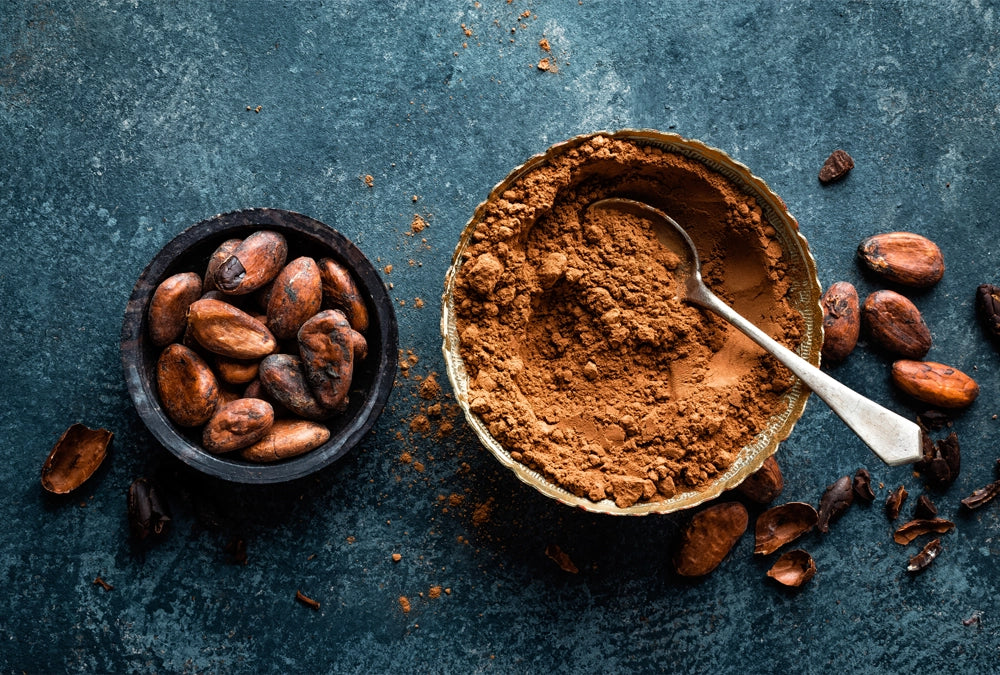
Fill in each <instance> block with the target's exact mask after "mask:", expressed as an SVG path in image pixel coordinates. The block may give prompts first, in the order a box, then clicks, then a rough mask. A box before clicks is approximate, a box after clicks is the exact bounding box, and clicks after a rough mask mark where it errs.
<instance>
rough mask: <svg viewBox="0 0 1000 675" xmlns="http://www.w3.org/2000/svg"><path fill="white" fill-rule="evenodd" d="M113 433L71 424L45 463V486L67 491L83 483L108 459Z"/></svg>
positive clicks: (59, 491) (43, 482) (43, 469)
mask: <svg viewBox="0 0 1000 675" xmlns="http://www.w3.org/2000/svg"><path fill="white" fill-rule="evenodd" d="M113 436H114V434H113V433H111V432H110V431H108V430H107V429H91V428H90V427H87V426H85V425H83V424H73V425H71V426H70V427H69V428H68V429H66V431H64V432H63V434H62V436H60V437H59V440H58V441H56V444H55V445H54V446H52V451H51V452H49V456H48V457H47V458H46V459H45V463H44V464H43V465H42V487H44V488H45V489H46V490H48V491H49V492H53V493H55V494H58V495H63V494H66V493H68V492H72V491H73V490H75V489H77V488H78V487H80V486H81V485H83V483H84V482H85V481H86V480H87V479H88V478H90V477H91V476H92V475H93V474H94V472H95V471H97V467H99V466H100V465H101V463H102V462H103V461H104V458H105V456H107V450H108V445H109V444H110V443H111V438H112V437H113Z"/></svg>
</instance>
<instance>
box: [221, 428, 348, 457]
mask: <svg viewBox="0 0 1000 675" xmlns="http://www.w3.org/2000/svg"><path fill="white" fill-rule="evenodd" d="M329 439H330V430H329V429H327V428H326V427H325V426H323V425H322V424H319V423H317V422H310V421H307V420H275V422H274V424H272V425H271V428H270V430H269V431H268V432H267V433H266V434H265V435H264V437H263V438H262V439H260V440H259V441H257V442H256V443H254V444H253V445H251V446H249V447H247V448H244V449H243V450H241V451H240V456H241V457H243V459H246V460H248V461H251V462H276V461H278V460H280V459H287V458H289V457H296V456H298V455H302V454H304V453H307V452H309V451H311V450H315V449H316V448H318V447H319V446H321V445H323V444H324V443H326V442H327V441H328V440H329Z"/></svg>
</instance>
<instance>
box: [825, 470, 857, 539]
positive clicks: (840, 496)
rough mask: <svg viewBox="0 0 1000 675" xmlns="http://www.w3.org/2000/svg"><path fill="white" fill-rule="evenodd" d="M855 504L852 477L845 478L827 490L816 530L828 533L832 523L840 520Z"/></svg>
mask: <svg viewBox="0 0 1000 675" xmlns="http://www.w3.org/2000/svg"><path fill="white" fill-rule="evenodd" d="M853 502H854V489H853V484H852V482H851V477H850V476H843V477H842V478H840V479H838V480H837V481H836V482H835V483H833V484H832V485H830V486H829V487H827V488H826V491H825V492H823V497H822V499H821V500H820V503H819V511H818V518H817V520H816V529H818V530H819V531H820V532H823V533H826V532H829V531H830V523H831V522H833V521H835V520H837V519H838V518H840V517H841V516H842V515H844V513H845V512H846V511H847V509H848V508H849V507H850V506H851V504H852V503H853Z"/></svg>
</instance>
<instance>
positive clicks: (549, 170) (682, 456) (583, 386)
mask: <svg viewBox="0 0 1000 675" xmlns="http://www.w3.org/2000/svg"><path fill="white" fill-rule="evenodd" d="M608 196H627V197H632V198H637V199H640V200H643V201H646V202H648V203H651V204H652V205H654V206H656V207H658V208H661V209H662V210H664V211H665V212H667V213H668V214H671V215H672V216H673V218H674V219H676V220H677V221H678V222H679V223H680V224H681V225H682V226H683V227H685V228H686V229H687V231H688V233H689V234H690V235H691V237H692V239H693V240H694V242H695V244H696V246H697V248H698V250H699V253H700V256H701V258H702V275H703V277H704V278H705V280H706V282H707V283H708V285H709V286H710V287H711V288H712V289H713V290H714V291H715V292H716V293H717V294H718V295H719V296H720V297H721V298H722V299H723V300H725V301H726V302H727V303H729V304H730V305H731V306H733V307H734V308H735V309H736V310H737V311H738V312H740V313H741V314H743V315H744V316H745V317H747V318H748V319H750V320H751V321H753V322H754V323H756V324H757V325H758V326H760V327H761V328H762V329H763V330H764V331H766V332H767V333H769V334H770V335H772V336H773V337H775V338H776V339H777V340H778V341H779V342H782V343H784V344H786V345H787V346H790V347H792V348H794V346H795V344H796V343H797V342H798V340H799V337H800V335H801V332H802V330H803V326H804V322H803V320H802V317H801V316H800V315H799V314H798V313H797V312H795V311H794V310H793V308H792V306H791V304H790V302H789V300H788V298H787V297H786V296H787V294H788V293H789V287H790V283H789V278H790V277H791V276H792V275H790V274H789V265H790V263H789V262H788V258H787V257H786V256H784V255H783V254H782V249H781V246H780V243H779V241H778V239H777V237H776V233H775V230H774V229H773V228H772V227H771V225H770V224H769V223H768V222H767V221H766V218H765V217H764V215H763V213H762V210H761V208H760V206H759V205H758V204H757V203H756V201H755V200H754V199H753V198H752V197H749V196H747V195H746V194H744V193H742V192H741V191H740V190H739V189H738V187H737V186H736V185H734V184H733V183H732V182H731V181H729V180H728V179H727V178H725V177H724V176H722V175H720V174H718V173H715V172H713V171H711V170H709V169H708V168H707V167H705V166H704V165H702V164H701V163H699V162H696V161H693V160H690V159H688V158H686V157H683V156H681V155H678V154H674V153H670V152H665V151H662V150H660V149H657V148H652V147H642V146H639V145H636V144H633V143H631V142H629V141H624V140H617V139H611V138H607V137H605V136H596V137H594V138H593V139H590V140H589V141H587V142H586V143H585V144H583V145H581V146H579V147H578V148H576V149H571V150H568V151H567V152H565V153H563V154H562V155H560V156H558V157H555V158H553V159H552V160H551V161H549V162H547V163H546V164H543V165H541V166H539V167H537V168H535V169H533V170H532V171H529V172H527V173H526V174H525V175H523V176H521V177H520V178H519V179H518V180H517V181H516V182H515V183H514V184H513V185H512V186H511V187H510V189H508V190H506V191H505V192H504V193H503V194H502V195H501V197H500V198H498V199H495V200H493V202H491V203H490V204H488V205H487V206H486V207H485V212H484V215H483V218H482V220H481V222H480V224H479V227H478V230H477V231H476V232H475V234H474V235H473V239H472V242H471V243H470V245H469V246H468V247H467V248H466V250H465V251H464V259H463V262H462V265H461V268H460V270H459V273H458V276H457V279H456V280H457V283H456V286H455V296H454V300H455V308H456V318H457V328H458V333H459V336H460V342H461V347H460V349H461V354H462V357H463V360H464V362H465V367H466V371H467V374H468V376H469V379H470V389H469V401H470V408H471V409H472V411H473V412H474V413H475V414H477V415H478V416H480V417H481V419H482V420H483V421H484V422H485V424H486V426H487V428H488V429H489V431H490V433H491V434H492V435H493V436H494V437H495V438H496V439H497V440H498V441H499V442H500V443H501V445H503V447H504V448H506V449H507V450H508V451H509V452H510V454H511V456H512V457H513V458H514V459H515V460H516V461H519V462H522V463H523V464H525V465H527V466H528V467H530V468H532V469H534V470H536V471H538V472H540V473H541V474H543V475H544V476H545V477H546V479H548V480H549V481H551V482H554V483H556V484H558V485H560V486H561V487H563V488H565V489H566V490H568V491H570V492H572V493H574V494H576V495H578V496H585V497H588V498H590V499H591V500H593V501H600V500H603V499H605V498H611V499H613V500H614V502H615V503H616V504H617V505H618V506H619V507H626V506H630V505H632V504H635V503H636V502H639V501H654V500H662V499H667V498H670V497H671V496H673V495H674V494H675V493H677V492H680V491H688V490H697V489H701V488H704V487H705V486H707V485H708V484H709V483H710V482H711V481H712V480H713V479H714V478H716V477H717V476H718V475H719V474H720V473H721V472H724V471H725V470H726V468H727V467H729V466H730V465H731V464H732V463H733V461H734V460H735V459H736V458H737V457H738V455H739V453H740V449H741V448H742V447H743V446H744V445H746V444H748V443H749V442H751V440H752V439H753V438H754V436H756V435H757V434H758V433H760V432H761V431H763V430H764V427H765V425H766V423H767V420H768V419H769V417H771V416H772V415H774V414H775V413H778V412H780V411H781V410H783V409H784V406H785V403H784V402H783V401H782V399H781V395H782V394H783V393H784V392H785V391H786V390H787V389H788V388H789V387H790V386H791V383H792V379H791V376H790V375H789V374H788V372H787V371H786V370H785V369H784V368H782V367H781V366H780V365H778V364H777V362H776V361H774V360H773V359H772V358H771V357H769V356H767V355H766V354H765V353H764V352H763V350H761V349H760V348H758V347H757V346H756V345H755V344H754V343H752V342H751V341H750V340H749V339H748V338H746V337H745V336H743V335H742V334H741V333H740V332H739V331H737V330H736V329H735V328H733V327H731V326H729V324H727V323H726V322H724V321H723V320H722V319H720V318H718V317H716V316H715V315H713V314H711V313H709V312H707V311H703V310H701V309H698V308H697V307H695V306H693V305H690V304H687V303H685V302H683V301H682V300H680V299H679V298H678V297H677V296H676V292H677V287H676V286H675V283H676V280H675V279H674V274H673V269H674V267H675V266H676V264H677V259H676V256H674V255H673V254H672V253H670V252H669V251H668V250H667V249H665V248H664V247H663V246H662V245H660V244H659V243H658V241H657V239H656V237H655V235H654V233H653V231H652V228H651V226H650V223H649V222H648V221H646V220H644V219H642V218H640V217H638V216H634V215H630V214H624V213H617V212H610V211H604V210H601V211H593V212H587V209H586V207H587V205H588V204H590V203H592V202H594V201H596V200H598V199H602V198H605V197H608Z"/></svg>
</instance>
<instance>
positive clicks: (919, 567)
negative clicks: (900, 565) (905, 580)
mask: <svg viewBox="0 0 1000 675" xmlns="http://www.w3.org/2000/svg"><path fill="white" fill-rule="evenodd" d="M941 550H942V548H941V538H940V537H938V538H936V539H932V540H931V541H929V542H927V544H926V545H925V546H924V547H923V548H922V549H920V553H917V554H916V555H915V556H913V557H912V558H910V560H909V562H908V564H907V565H906V571H907V572H922V571H924V570H925V569H927V567H928V566H929V565H930V564H931V563H932V562H934V561H935V560H936V559H937V557H938V556H939V555H940V554H941Z"/></svg>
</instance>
